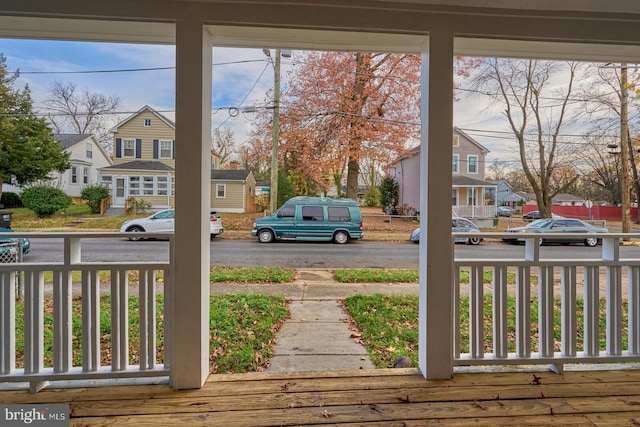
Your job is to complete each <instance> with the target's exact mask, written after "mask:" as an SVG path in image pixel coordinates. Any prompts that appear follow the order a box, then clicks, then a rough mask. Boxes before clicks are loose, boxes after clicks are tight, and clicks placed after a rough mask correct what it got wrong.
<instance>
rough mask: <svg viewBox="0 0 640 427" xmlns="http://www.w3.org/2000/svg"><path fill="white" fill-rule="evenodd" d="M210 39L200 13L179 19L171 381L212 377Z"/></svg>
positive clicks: (189, 384)
mask: <svg viewBox="0 0 640 427" xmlns="http://www.w3.org/2000/svg"><path fill="white" fill-rule="evenodd" d="M211 61H212V42H211V38H210V36H209V34H208V33H207V32H206V30H205V28H204V26H203V22H202V21H201V20H200V19H199V18H197V17H189V18H181V19H178V20H177V22H176V184H175V188H176V194H175V200H176V225H175V252H174V253H175V263H174V278H175V283H174V287H173V290H174V292H173V298H174V307H175V313H174V315H175V317H174V328H173V343H174V346H173V348H172V356H173V357H172V359H171V363H172V364H171V366H172V372H173V375H172V379H171V382H172V385H173V387H174V388H175V389H186V388H199V387H201V386H202V385H203V384H204V382H205V380H206V378H207V376H208V375H209V250H210V248H209V209H210V208H211V191H210V185H211V184H210V183H211V161H210V154H209V153H210V151H209V150H210V146H211V144H210V140H211Z"/></svg>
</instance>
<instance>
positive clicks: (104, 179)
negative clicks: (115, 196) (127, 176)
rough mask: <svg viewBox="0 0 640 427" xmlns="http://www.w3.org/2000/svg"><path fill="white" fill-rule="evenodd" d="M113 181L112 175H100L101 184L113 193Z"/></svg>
mask: <svg viewBox="0 0 640 427" xmlns="http://www.w3.org/2000/svg"><path fill="white" fill-rule="evenodd" d="M112 183H113V177H112V176H111V175H100V185H102V186H103V187H107V188H108V189H109V194H111V184H112Z"/></svg>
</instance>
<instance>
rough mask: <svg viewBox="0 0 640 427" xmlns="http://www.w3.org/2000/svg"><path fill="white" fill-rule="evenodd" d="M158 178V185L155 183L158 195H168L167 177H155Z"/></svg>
mask: <svg viewBox="0 0 640 427" xmlns="http://www.w3.org/2000/svg"><path fill="white" fill-rule="evenodd" d="M157 180H158V185H157V187H156V188H157V191H158V196H168V193H167V191H168V190H169V187H168V185H169V181H168V179H167V177H166V176H159V177H157Z"/></svg>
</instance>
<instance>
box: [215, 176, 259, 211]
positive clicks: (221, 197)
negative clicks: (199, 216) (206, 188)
mask: <svg viewBox="0 0 640 427" xmlns="http://www.w3.org/2000/svg"><path fill="white" fill-rule="evenodd" d="M255 189H256V180H255V178H254V177H253V172H251V171H250V170H246V169H217V170H212V171H211V208H213V209H215V210H216V211H217V212H237V213H243V212H255V211H256V203H255Z"/></svg>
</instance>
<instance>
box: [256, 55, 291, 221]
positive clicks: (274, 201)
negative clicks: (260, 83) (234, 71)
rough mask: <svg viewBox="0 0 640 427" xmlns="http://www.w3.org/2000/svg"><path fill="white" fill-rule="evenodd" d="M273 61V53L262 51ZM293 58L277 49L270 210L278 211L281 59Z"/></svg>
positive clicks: (274, 62)
mask: <svg viewBox="0 0 640 427" xmlns="http://www.w3.org/2000/svg"><path fill="white" fill-rule="evenodd" d="M262 52H263V53H264V54H265V55H266V56H267V57H268V58H269V61H271V51H270V50H269V49H262ZM283 56H284V57H285V58H291V51H290V50H284V51H282V50H280V49H276V54H275V59H274V60H273V61H272V62H271V64H272V65H273V133H272V136H271V185H270V186H269V199H270V200H269V209H270V210H271V213H273V212H275V211H276V209H278V145H279V143H280V142H279V141H280V58H281V57H283Z"/></svg>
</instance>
